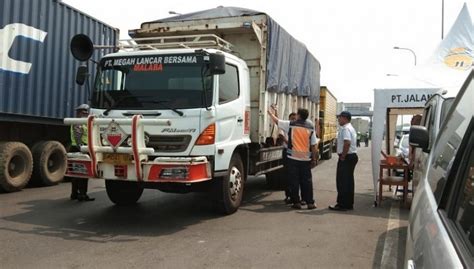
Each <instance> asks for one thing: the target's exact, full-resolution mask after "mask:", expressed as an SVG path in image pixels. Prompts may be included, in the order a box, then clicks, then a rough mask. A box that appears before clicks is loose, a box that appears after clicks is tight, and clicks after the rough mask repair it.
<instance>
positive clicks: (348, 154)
mask: <svg viewBox="0 0 474 269" xmlns="http://www.w3.org/2000/svg"><path fill="white" fill-rule="evenodd" d="M337 155H339V156H341V155H342V153H341V154H337ZM350 155H357V153H347V154H346V156H350Z"/></svg>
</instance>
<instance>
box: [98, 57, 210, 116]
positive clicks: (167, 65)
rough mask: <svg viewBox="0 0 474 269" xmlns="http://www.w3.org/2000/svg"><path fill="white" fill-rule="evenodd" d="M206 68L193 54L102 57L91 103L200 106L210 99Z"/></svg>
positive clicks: (120, 106)
mask: <svg viewBox="0 0 474 269" xmlns="http://www.w3.org/2000/svg"><path fill="white" fill-rule="evenodd" d="M207 70H208V68H207V63H205V62H204V61H203V56H201V55H195V54H181V55H160V56H157V55H153V56H149V55H148V56H133V57H114V58H104V59H102V60H101V62H100V64H99V68H98V73H97V77H96V81H95V89H94V91H93V94H92V104H93V106H94V107H97V108H102V109H110V108H113V109H186V108H199V107H204V106H205V104H208V105H209V104H211V101H212V84H213V80H212V76H210V75H209V73H208V72H207ZM204 90H205V91H206V94H204V92H203V91H204ZM204 96H206V97H207V102H204ZM150 101H153V102H150Z"/></svg>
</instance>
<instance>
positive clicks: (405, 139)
mask: <svg viewBox="0 0 474 269" xmlns="http://www.w3.org/2000/svg"><path fill="white" fill-rule="evenodd" d="M408 140H409V138H408V135H404V136H403V137H402V146H401V147H402V148H408Z"/></svg>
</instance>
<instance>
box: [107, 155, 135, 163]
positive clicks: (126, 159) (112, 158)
mask: <svg viewBox="0 0 474 269" xmlns="http://www.w3.org/2000/svg"><path fill="white" fill-rule="evenodd" d="M103 161H104V163H110V164H114V165H127V164H130V163H131V162H132V156H131V155H129V154H120V153H104V160H103Z"/></svg>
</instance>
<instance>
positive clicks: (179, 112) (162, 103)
mask: <svg viewBox="0 0 474 269" xmlns="http://www.w3.org/2000/svg"><path fill="white" fill-rule="evenodd" d="M167 102H169V100H145V101H143V103H149V104H161V105H163V106H164V107H165V108H166V109H169V110H171V111H173V112H174V113H176V114H178V115H179V116H181V117H182V116H184V113H183V111H181V110H178V109H176V108H174V107H170V106H168V105H166V104H165V103H167Z"/></svg>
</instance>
